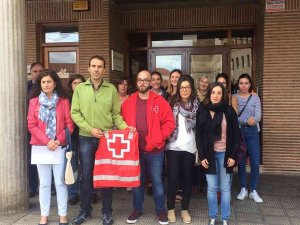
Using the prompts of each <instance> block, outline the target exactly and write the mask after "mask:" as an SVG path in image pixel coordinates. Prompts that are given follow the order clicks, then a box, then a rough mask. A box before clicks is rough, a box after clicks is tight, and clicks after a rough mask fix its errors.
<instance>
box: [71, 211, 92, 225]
mask: <svg viewBox="0 0 300 225" xmlns="http://www.w3.org/2000/svg"><path fill="white" fill-rule="evenodd" d="M90 218H91V214H90V213H82V212H80V213H79V215H78V216H77V217H76V218H75V219H74V220H73V224H75V225H79V224H82V223H84V222H85V221H87V220H89V219H90Z"/></svg>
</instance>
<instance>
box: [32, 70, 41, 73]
mask: <svg viewBox="0 0 300 225" xmlns="http://www.w3.org/2000/svg"><path fill="white" fill-rule="evenodd" d="M32 72H34V73H37V72H39V73H41V72H43V70H33V71H32Z"/></svg>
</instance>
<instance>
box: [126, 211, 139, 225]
mask: <svg viewBox="0 0 300 225" xmlns="http://www.w3.org/2000/svg"><path fill="white" fill-rule="evenodd" d="M142 214H143V213H142V212H140V211H137V210H133V211H132V213H131V214H130V215H129V216H128V218H127V221H126V222H127V223H129V224H134V223H136V221H137V220H138V219H139V218H140V217H141V216H142Z"/></svg>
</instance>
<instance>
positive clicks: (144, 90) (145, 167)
mask: <svg viewBox="0 0 300 225" xmlns="http://www.w3.org/2000/svg"><path fill="white" fill-rule="evenodd" d="M150 81H151V75H150V73H149V72H148V71H146V70H143V71H141V72H140V73H139V74H138V75H137V89H138V91H137V92H136V93H134V94H133V95H131V96H130V97H129V98H128V99H127V100H126V101H125V102H124V103H123V105H122V116H123V118H124V120H125V122H126V123H127V124H128V126H134V127H136V129H137V131H138V132H139V151H140V165H141V178H140V179H141V186H140V187H138V188H133V209H134V210H133V212H132V213H131V215H130V216H129V217H128V219H127V223H131V224H133V223H136V221H137V220H138V219H139V217H140V216H141V215H142V211H143V203H144V180H145V171H147V172H148V174H149V176H150V179H151V182H152V186H153V198H154V202H155V206H156V213H157V216H158V218H159V223H160V224H168V223H169V220H168V218H167V215H166V212H165V207H164V185H163V180H162V169H163V168H162V167H163V162H164V146H165V141H166V139H167V138H168V137H169V136H170V135H171V134H172V132H173V130H174V128H175V120H174V116H173V113H172V109H171V107H170V106H169V104H168V103H167V101H166V100H165V99H164V98H163V97H161V96H160V95H158V94H156V93H154V92H152V91H150Z"/></svg>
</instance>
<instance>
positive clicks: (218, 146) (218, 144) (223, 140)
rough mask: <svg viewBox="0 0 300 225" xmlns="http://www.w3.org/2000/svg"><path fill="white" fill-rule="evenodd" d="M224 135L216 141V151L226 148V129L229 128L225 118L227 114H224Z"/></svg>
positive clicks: (223, 150)
mask: <svg viewBox="0 0 300 225" xmlns="http://www.w3.org/2000/svg"><path fill="white" fill-rule="evenodd" d="M221 126H222V136H221V140H219V141H215V145H214V149H215V151H216V152H225V150H226V130H227V122H226V118H225V114H223V120H222V124H221Z"/></svg>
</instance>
